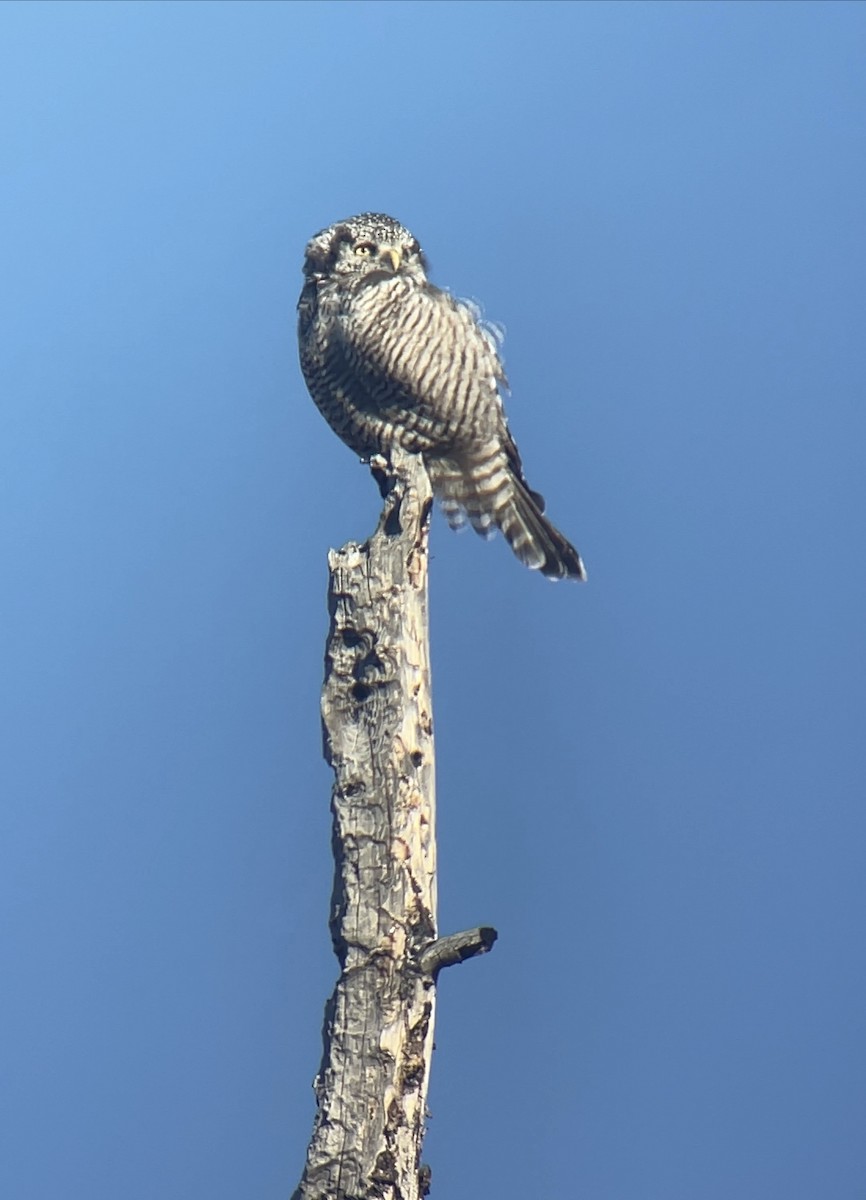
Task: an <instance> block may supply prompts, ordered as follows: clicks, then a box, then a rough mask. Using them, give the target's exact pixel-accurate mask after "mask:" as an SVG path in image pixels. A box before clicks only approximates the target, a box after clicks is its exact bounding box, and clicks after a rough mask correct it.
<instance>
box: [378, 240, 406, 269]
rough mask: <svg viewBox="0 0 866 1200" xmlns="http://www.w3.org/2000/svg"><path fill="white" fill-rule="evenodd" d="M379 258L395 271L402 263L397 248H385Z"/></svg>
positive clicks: (400, 253)
mask: <svg viewBox="0 0 866 1200" xmlns="http://www.w3.org/2000/svg"><path fill="white" fill-rule="evenodd" d="M379 257H380V258H381V259H383V260H385V261H387V262H389V263H390V264H391V267H392V269H393V270H395V271H399V269H400V265H401V264H402V262H403V252H402V251H401V250H400V248H399V247H398V246H385V247H384V248H383V250H382V251H381V253H380V255H379Z"/></svg>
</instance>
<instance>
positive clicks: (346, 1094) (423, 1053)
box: [293, 451, 496, 1200]
mask: <svg viewBox="0 0 866 1200" xmlns="http://www.w3.org/2000/svg"><path fill="white" fill-rule="evenodd" d="M374 474H375V475H376V477H377V480H378V482H379V485H380V489H381V491H382V495H383V498H384V501H385V504H384V508H383V511H382V515H381V517H380V519H379V524H378V527H377V529H376V532H375V533H374V535H373V536H372V537H371V538H370V540H369V541H368V542H366V543H364V545H360V546H359V545H357V544H355V543H349V544H348V545H346V546H344V547H343V548H342V549H341V550H336V551H331V553H330V555H329V566H330V588H329V596H328V604H329V611H330V615H331V627H330V631H329V634H328V640H327V646H326V652H325V683H324V689H323V692H322V720H323V729H324V752H325V757H326V759H327V761H328V762H329V763H330V764H331V766H332V767H333V769H334V775H335V781H334V791H333V797H332V802H331V809H332V812H333V817H334V823H333V835H332V845H333V852H334V863H335V872H334V890H333V896H332V903H331V919H330V927H331V938H332V940H333V944H334V951H335V953H336V955H337V958H338V959H339V963H340V977H339V979H338V981H337V985H336V987H335V989H334V992H333V995H332V996H331V998H330V1000H329V1001H328V1003H327V1005H326V1008H325V1021H324V1029H323V1041H324V1053H323V1057H322V1065H321V1069H320V1072H319V1075H318V1076H317V1079H316V1084H315V1089H316V1098H317V1104H318V1111H317V1114H316V1120H315V1125H314V1128H313V1136H312V1141H311V1143H310V1146H309V1150H308V1153H307V1162H306V1167H305V1169H304V1174H303V1177H302V1179H301V1183H300V1185H299V1187H298V1189H297V1190H296V1191H295V1193H294V1196H293V1200H421V1197H423V1196H424V1195H426V1194H427V1191H428V1190H429V1181H430V1171H429V1168H427V1167H426V1166H422V1164H421V1161H420V1155H421V1145H422V1141H423V1136H424V1126H425V1115H426V1096H427V1087H428V1082H429V1077H430V1059H431V1055H432V1050H433V1017H434V1006H435V990H436V989H435V980H436V976H437V975H438V972H439V970H440V969H441V967H443V966H447V965H450V964H451V963H456V962H460V961H462V960H463V959H465V958H467V957H470V956H471V955H473V954H478V953H483V952H484V951H485V950H487V949H489V948H490V946H492V944H493V941H494V940H495V938H496V933H495V931H494V930H492V929H489V928H485V929H481V930H473V931H470V932H469V933H466V934H457V935H454V936H452V937H450V938H443V939H440V940H437V931H436V837H435V788H434V784H435V781H434V769H435V764H434V756H433V719H432V704H431V699H430V656H429V635H428V619H427V544H428V533H429V522H430V510H431V504H432V497H431V491H430V482H429V480H428V478H427V473H426V471H425V469H424V467H423V464H422V462H421V459H420V458H418V457H416V456H414V455H409V454H405V453H403V452H401V451H396V452H394V454H393V456H392V460H391V462H390V463H387V464H386V463H384V462H383V461H380V462H377V463H376V464H375V465H374Z"/></svg>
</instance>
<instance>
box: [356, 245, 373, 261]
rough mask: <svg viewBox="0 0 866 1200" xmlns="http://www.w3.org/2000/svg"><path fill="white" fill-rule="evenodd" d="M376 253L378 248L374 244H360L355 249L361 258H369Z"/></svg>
mask: <svg viewBox="0 0 866 1200" xmlns="http://www.w3.org/2000/svg"><path fill="white" fill-rule="evenodd" d="M375 252H376V247H375V246H374V245H373V243H372V242H358V244H357V246H356V247H355V253H356V254H359V255H360V256H361V258H369V257H370V255H371V254H375Z"/></svg>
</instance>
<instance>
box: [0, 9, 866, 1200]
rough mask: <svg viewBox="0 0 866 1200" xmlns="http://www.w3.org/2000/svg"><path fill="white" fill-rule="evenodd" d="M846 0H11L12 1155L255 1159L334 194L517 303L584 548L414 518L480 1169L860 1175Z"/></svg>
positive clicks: (221, 1161) (7, 355) (272, 1075)
mask: <svg viewBox="0 0 866 1200" xmlns="http://www.w3.org/2000/svg"><path fill="white" fill-rule="evenodd" d="M864 52H866V7H864V6H863V5H858V4H834V3H820V4H815V3H800V4H786V3H773V4H763V3H751V4H714V3H707V4H677V3H665V4H655V3H648V4H642V5H635V4H629V3H621V4H581V5H575V4H566V3H555V4H545V3H534V4H532V5H529V4H523V3H514V4H498V3H487V4H475V3H463V4H451V3H441V2H440V3H435V4H427V3H413V4H406V3H388V4H376V3H373V4H367V3H359V4H329V3H317V4H283V3H269V4H257V3H245V4H233V3H223V4H212V3H199V4H175V3H168V4H161V3H154V4H122V3H117V4H111V5H108V4H78V3H69V2H65V3H62V4H53V3H46V4H29V3H28V4H17V3H7V4H4V5H2V6H0V113H2V117H0V179H2V182H0V205H2V223H0V228H2V233H0V256H2V258H0V306H2V307H0V328H2V338H0V396H2V399H0V426H2V437H0V460H2V461H0V546H2V561H3V569H2V574H0V612H2V621H0V661H2V664H3V665H2V678H0V706H2V722H0V738H2V747H0V764H2V766H0V787H2V803H0V822H2V833H0V846H2V849H0V854H2V871H0V913H2V933H0V968H2V976H3V980H4V983H3V989H2V998H0V1014H2V1019H0V1028H2V1030H3V1033H2V1038H0V1054H2V1078H3V1081H4V1082H3V1087H2V1089H0V1096H2V1098H0V1105H2V1109H3V1111H2V1113H0V1124H2V1128H3V1131H4V1136H3V1141H4V1149H3V1151H2V1154H0V1194H2V1195H3V1196H8V1197H10V1198H13V1200H51V1198H53V1197H60V1196H63V1197H69V1196H75V1197H79V1196H81V1197H85V1196H86V1197H87V1200H116V1197H117V1196H118V1195H122V1196H124V1197H125V1200H153V1198H154V1197H159V1198H160V1200H188V1198H189V1197H197V1196H205V1195H207V1196H208V1197H209V1200H235V1198H236V1197H238V1196H255V1197H256V1198H257V1200H269V1198H273V1200H277V1198H285V1197H287V1196H288V1195H289V1194H290V1193H291V1191H292V1189H293V1187H294V1185H295V1183H296V1181H297V1179H298V1177H299V1174H300V1170H301V1166H302V1160H303V1154H304V1149H305V1147H306V1143H307V1139H308V1136H309V1132H310V1127H311V1122H312V1117H313V1094H312V1090H311V1086H310V1084H311V1080H312V1078H313V1075H314V1073H315V1070H316V1066H317V1063H318V1058H319V1053H320V1040H319V1039H320V1024H321V1015H322V1007H323V1004H324V1001H325V998H326V996H327V995H328V993H329V991H330V989H331V986H332V984H333V979H334V975H335V969H336V962H335V960H334V959H333V957H332V954H331V951H330V945H329V941H328V933H327V923H326V918H327V906H328V896H329V891H330V884H331V859H330V849H329V814H328V800H329V788H330V777H329V773H328V771H327V769H326V767H325V765H324V763H323V762H322V761H321V757H320V733H319V718H318V701H319V689H320V683H321V672H322V649H323V640H324V636H325V632H326V625H327V620H326V608H325V587H326V552H327V550H328V547H329V546H332V545H339V544H341V543H342V542H344V541H346V540H347V539H349V538H362V537H364V536H365V535H366V534H367V533H368V532H369V531H370V530H371V529H372V527H373V524H374V522H375V517H376V513H377V508H378V504H377V496H376V491H375V488H374V486H373V484H372V482H371V481H370V479H369V476H368V474H367V472H366V471H365V470H364V469H363V468H362V467H360V466H358V465H357V464H356V462H355V461H354V460H353V458H352V455H351V454H350V452H349V451H348V450H346V449H345V447H343V446H342V445H341V444H340V443H339V442H338V441H337V439H336V438H335V437H334V436H333V434H331V432H330V431H329V429H328V428H327V426H326V425H325V423H324V421H323V420H322V419H321V417H320V416H319V414H318V413H317V411H316V409H315V408H314V406H313V404H312V402H311V401H310V400H309V398H308V397H307V395H306V392H305V390H304V387H303V383H302V380H301V376H300V372H299V369H298V366H297V359H296V350H295V334H294V306H295V301H296V297H297V293H298V290H299V286H300V263H301V257H302V253H303V247H304V244H305V242H306V240H307V239H308V237H309V236H310V235H311V234H312V233H314V232H315V231H316V230H318V229H320V228H321V227H322V226H324V225H327V224H329V223H330V222H331V221H332V220H334V219H337V218H340V217H344V216H347V215H349V214H351V213H353V212H357V211H360V210H363V209H377V210H383V211H386V212H390V213H392V214H393V215H395V216H396V217H398V218H399V219H400V220H401V221H403V222H404V223H405V224H407V225H408V226H409V227H410V228H411V229H412V230H413V232H414V233H416V235H417V236H418V237H419V238H420V240H421V242H422V244H423V245H424V247H425V250H426V251H427V253H428V256H429V258H430V261H431V264H432V270H433V275H434V279H435V280H436V282H438V283H440V284H441V285H443V286H447V287H450V288H452V289H453V290H454V291H456V292H458V293H459V294H461V295H464V296H468V297H472V298H475V299H477V300H479V301H481V302H482V303H483V305H484V308H485V313H486V315H487V316H488V317H489V318H490V319H491V320H495V321H500V322H502V323H503V324H504V326H505V328H506V331H507V336H506V342H505V354H506V362H507V367H508V372H509V376H510V379H511V384H512V389H513V396H512V397H511V399H510V401H509V412H510V416H511V421H512V427H513V430H514V432H515V434H516V437H517V439H518V442H519V445H520V447H521V451H522V454H523V458H524V461H525V464H526V468H527V473H528V476H529V479H530V481H531V483H532V484H533V486H534V487H536V488H538V489H540V490H541V491H543V492H544V493H545V495H546V496H547V499H548V502H549V509H550V512H551V515H552V517H553V518H554V520H555V521H556V522H557V524H559V525H560V526H561V527H562V528H563V529H564V530H565V532H566V533H567V534H568V535H569V537H571V539H572V540H573V541H574V542H575V544H576V545H577V546H578V547H579V548H580V551H581V553H582V554H583V556H584V558H585V560H586V562H587V566H588V568H589V574H590V580H589V583H588V584H587V585H585V586H583V587H577V586H566V585H559V586H556V585H553V584H550V583H548V582H547V581H545V580H543V579H541V578H539V577H538V576H537V575H535V574H531V573H530V572H528V571H525V570H523V569H522V568H521V567H520V566H519V564H518V563H516V562H515V561H514V559H513V558H512V557H511V555H510V554H509V553H508V552H507V549H506V547H505V546H504V543H502V542H501V541H498V542H494V543H492V544H489V545H485V544H484V543H483V542H482V541H480V540H479V539H477V538H475V537H474V536H473V535H472V534H471V533H466V534H463V535H460V536H458V535H454V534H452V533H451V532H450V531H449V530H448V529H447V528H446V526H445V523H444V521H443V520H442V519H440V518H437V520H436V522H435V523H434V529H433V535H432V538H433V552H434V557H433V562H432V581H431V596H432V638H433V646H432V650H433V663H434V690H435V696H434V699H435V713H436V729H437V739H438V742H437V746H438V777H439V814H440V817H439V820H440V841H439V857H440V898H441V908H440V917H441V927H442V930H443V932H451V931H453V930H455V929H460V928H464V927H466V926H468V925H472V924H475V923H490V924H493V925H495V926H496V927H497V928H498V929H499V931H500V941H499V943H498V944H497V946H496V948H495V951H494V953H493V954H491V955H489V956H488V957H486V958H484V959H482V960H480V961H478V962H473V963H470V964H467V965H465V966H463V967H461V968H460V969H459V970H454V971H450V972H447V973H446V975H445V977H444V978H443V981H442V986H441V988H440V1009H439V1021H438V1030H437V1047H438V1049H437V1052H436V1058H435V1061H434V1066H433V1081H432V1090H431V1097H430V1105H431V1109H432V1114H433V1115H432V1119H431V1123H430V1132H429V1135H428V1139H427V1143H426V1155H425V1157H426V1158H427V1159H428V1161H429V1162H430V1163H431V1165H432V1168H433V1189H434V1190H433V1195H434V1196H443V1197H445V1196H447V1197H450V1198H451V1200H463V1198H466V1200H469V1198H470V1197H471V1198H473V1200H474V1198H475V1197H477V1196H479V1195H489V1196H496V1197H498V1198H499V1200H516V1198H518V1197H520V1198H521V1200H525V1198H526V1197H528V1196H530V1197H531V1196H545V1195H557V1196H566V1197H568V1196H572V1195H573V1196H575V1197H577V1196H587V1197H592V1200H636V1198H637V1197H640V1200H698V1198H699V1200H730V1197H732V1196H736V1197H738V1198H740V1200H775V1198H777V1197H781V1196H784V1197H785V1198H786V1200H817V1198H819V1197H820V1198H821V1200H823V1198H824V1197H832V1198H833V1200H849V1198H850V1200H855V1198H859V1197H862V1196H863V1195H864V1194H866V1143H864V1139H863V1135H862V1128H863V1117H864V1112H866V1015H864V1013H866V996H864V989H866V966H864V944H866V928H864V926H866V895H864V892H866V886H864V880H866V861H864V860H866V849H864V847H866V816H864V765H866V764H864V758H866V753H864V742H866V739H864V691H866V685H864V679H866V662H864V659H866V653H864V651H866V645H864V632H863V617H864V610H866V567H864V552H863V551H864V543H866V529H864V524H866V522H864V509H866V506H864V482H863V480H864V469H866V464H864V446H866V417H864V405H863V397H864V358H866V355H864V326H866V312H864V308H866V305H864V279H866V234H864V230H866V224H864V212H866V195H864V192H866V73H864V71H863V62H864Z"/></svg>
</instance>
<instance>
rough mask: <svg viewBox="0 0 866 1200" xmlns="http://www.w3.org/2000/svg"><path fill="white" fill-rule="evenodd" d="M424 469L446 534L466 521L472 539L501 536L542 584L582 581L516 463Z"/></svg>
mask: <svg viewBox="0 0 866 1200" xmlns="http://www.w3.org/2000/svg"><path fill="white" fill-rule="evenodd" d="M427 469H428V471H429V472H430V479H431V481H432V484H433V490H434V492H435V493H436V496H437V498H438V500H439V502H440V504H441V506H442V510H443V512H444V513H445V516H446V517H447V519H448V524H449V525H450V526H451V528H452V529H459V528H460V527H461V526H462V525H465V523H466V519H467V518H468V519H469V523H470V524H471V526H472V528H473V529H474V530H475V531H476V533H480V534H481V535H482V536H483V537H489V536H490V535H491V534H492V533H493V531H494V529H500V530H501V531H502V534H503V536H504V537H505V540H506V541H507V542H508V544H509V546H510V547H511V549H512V550H513V551H514V553H515V555H516V556H517V558H519V559H520V561H521V562H522V563H525V565H526V566H527V567H529V568H530V570H532V571H541V573H542V575H546V576H547V578H548V579H580V580H584V579H586V569H585V567H584V565H583V561H582V559H581V557H580V555H579V554H578V552H577V551H576V550H575V548H574V546H572V544H571V542H569V541H568V539H567V538H566V537H564V536H563V534H561V533H560V532H559V530H558V529H557V528H556V526H555V525H552V524H551V523H550V521H548V519H547V517H545V515H544V497H543V496H540V495H539V494H538V492H533V491H532V490H531V488H530V487H529V486H528V484H527V482H526V480H525V479H524V478H523V473H522V471H521V470H520V466H519V460H518V462H517V463H512V462H510V461H509V460H508V458H506V457H505V455H503V454H501V453H499V454H497V455H496V456H495V458H494V459H489V458H488V459H487V461H486V462H484V463H483V465H482V464H481V463H480V462H478V463H472V464H471V465H469V464H466V463H461V462H457V461H455V460H454V459H447V460H446V459H442V458H430V459H428V460H427Z"/></svg>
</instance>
